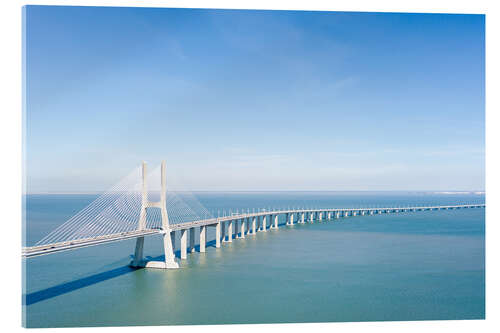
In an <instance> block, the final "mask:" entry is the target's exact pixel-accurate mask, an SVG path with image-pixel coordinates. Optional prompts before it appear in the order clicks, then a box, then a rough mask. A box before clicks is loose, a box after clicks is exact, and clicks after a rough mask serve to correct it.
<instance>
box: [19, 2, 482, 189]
mask: <svg viewBox="0 0 500 333" xmlns="http://www.w3.org/2000/svg"><path fill="white" fill-rule="evenodd" d="M25 9H26V11H25V21H24V22H25V32H26V35H25V52H26V53H25V54H26V72H25V73H26V115H25V119H26V129H27V130H26V141H25V144H26V145H25V147H26V174H27V185H28V191H29V192H50V191H52V192H54V191H55V192H57V191H93V190H104V189H106V188H108V187H110V186H111V185H112V184H114V183H115V182H116V181H118V180H119V179H120V178H121V177H123V176H125V175H126V174H127V173H128V172H129V171H130V170H132V169H133V168H135V167H136V166H138V165H139V164H140V163H141V161H143V160H146V161H148V162H149V163H150V164H151V165H155V164H158V163H159V162H160V161H161V160H162V159H166V160H167V170H168V173H169V175H170V176H171V177H177V176H179V177H182V178H183V179H184V181H185V185H186V186H187V187H188V188H191V189H194V190H196V189H198V190H483V189H484V185H485V179H484V177H485V176H484V174H485V171H484V169H485V165H484V141H485V140H484V126H485V118H484V98H485V96H484V16H483V15H449V14H445V15H436V14H382V13H341V12H301V11H253V10H252V11H246V10H245V11H237V10H192V9H153V8H149V9H147V8H104V7H101V8H99V7H52V6H46V7H43V6H42V7H41V6H29V7H27V8H25Z"/></svg>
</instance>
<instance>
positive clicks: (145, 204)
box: [130, 161, 179, 269]
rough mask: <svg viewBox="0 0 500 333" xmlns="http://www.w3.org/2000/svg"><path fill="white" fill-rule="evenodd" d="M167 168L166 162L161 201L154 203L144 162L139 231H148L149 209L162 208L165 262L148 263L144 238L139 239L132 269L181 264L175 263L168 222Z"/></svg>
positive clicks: (162, 170) (162, 168)
mask: <svg viewBox="0 0 500 333" xmlns="http://www.w3.org/2000/svg"><path fill="white" fill-rule="evenodd" d="M166 179H167V178H166V167H165V161H162V162H161V191H160V201H157V202H152V201H149V199H148V188H147V165H146V162H142V202H141V213H140V216H139V223H138V230H139V231H141V230H145V229H146V221H147V209H148V208H160V210H161V225H162V231H161V234H162V237H163V250H164V253H165V261H146V260H144V258H143V256H144V236H142V237H138V238H137V240H136V244H135V253H134V259H133V260H132V262H131V263H130V266H132V267H146V268H160V269H167V268H179V264H178V263H177V262H176V261H175V255H174V249H173V246H172V238H171V237H170V235H171V230H170V223H169V221H168V212H167V180H166Z"/></svg>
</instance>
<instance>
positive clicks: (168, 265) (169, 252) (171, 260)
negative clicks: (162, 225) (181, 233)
mask: <svg viewBox="0 0 500 333" xmlns="http://www.w3.org/2000/svg"><path fill="white" fill-rule="evenodd" d="M172 233H173V232H168V231H167V232H165V233H164V234H163V250H164V253H165V261H145V260H141V262H140V263H138V265H135V266H132V265H131V266H132V267H144V268H158V269H175V268H179V264H178V263H177V262H176V261H175V255H174V251H173V246H172V237H171V235H172Z"/></svg>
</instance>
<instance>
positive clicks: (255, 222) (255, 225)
mask: <svg viewBox="0 0 500 333" xmlns="http://www.w3.org/2000/svg"><path fill="white" fill-rule="evenodd" d="M258 218H259V217H258V216H254V217H252V235H254V236H255V234H256V233H257V219H258Z"/></svg>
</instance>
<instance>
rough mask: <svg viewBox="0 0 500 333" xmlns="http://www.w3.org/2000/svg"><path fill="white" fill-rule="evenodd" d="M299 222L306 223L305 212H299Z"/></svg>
mask: <svg viewBox="0 0 500 333" xmlns="http://www.w3.org/2000/svg"><path fill="white" fill-rule="evenodd" d="M299 223H300V224H304V223H306V213H302V214H301V217H300V221H299Z"/></svg>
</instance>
